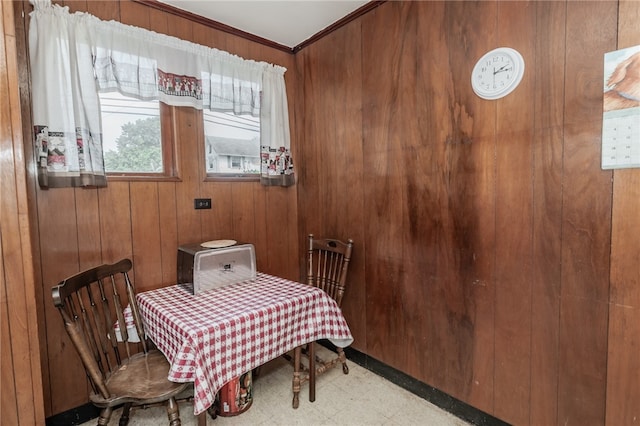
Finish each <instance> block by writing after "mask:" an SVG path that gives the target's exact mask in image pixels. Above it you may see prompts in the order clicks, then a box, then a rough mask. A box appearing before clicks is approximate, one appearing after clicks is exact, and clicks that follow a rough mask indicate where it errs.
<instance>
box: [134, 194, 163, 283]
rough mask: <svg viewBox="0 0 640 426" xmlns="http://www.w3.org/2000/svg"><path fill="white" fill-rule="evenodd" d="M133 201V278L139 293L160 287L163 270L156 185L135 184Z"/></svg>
mask: <svg viewBox="0 0 640 426" xmlns="http://www.w3.org/2000/svg"><path fill="white" fill-rule="evenodd" d="M130 191H131V193H130V198H131V242H132V247H133V258H132V261H133V264H134V265H135V269H134V274H133V277H132V278H133V279H135V281H134V283H135V285H136V290H137V291H145V290H149V289H152V288H158V287H160V284H162V268H161V267H158V260H159V259H162V245H161V241H162V239H161V234H160V228H161V224H160V223H161V222H160V206H159V196H158V184H157V183H156V182H132V183H131V184H130Z"/></svg>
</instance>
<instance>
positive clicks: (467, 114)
mask: <svg viewBox="0 0 640 426" xmlns="http://www.w3.org/2000/svg"><path fill="white" fill-rule="evenodd" d="M64 4H68V5H69V6H70V7H71V9H72V10H89V11H90V12H92V13H94V14H96V15H98V16H100V17H101V18H103V19H120V17H122V21H123V22H125V23H131V24H135V25H139V26H143V27H149V28H152V29H154V30H156V31H159V32H168V33H170V34H171V35H174V36H178V37H181V38H185V39H189V40H192V41H195V42H198V43H202V44H209V43H210V44H214V45H215V46H214V47H217V48H222V49H225V50H229V51H232V52H233V53H237V54H240V55H242V56H245V57H249V58H254V59H256V60H267V61H269V62H273V63H277V64H279V65H284V66H287V67H288V68H289V70H288V71H287V74H285V79H286V81H287V84H288V85H294V86H295V88H294V89H292V90H290V91H289V99H290V110H291V112H290V116H291V118H292V131H293V133H292V135H295V136H296V137H294V140H293V141H292V144H293V146H292V152H293V153H294V159H295V160H296V162H297V164H296V167H297V173H298V179H299V185H298V186H297V187H296V188H289V189H282V188H264V187H261V186H259V185H258V184H255V185H254V184H241V185H238V186H237V188H236V185H235V184H222V185H220V183H215V182H203V180H204V176H203V171H202V170H203V168H202V165H201V156H202V153H201V152H200V151H199V150H201V148H202V147H200V145H199V144H200V143H201V136H199V129H200V127H201V124H200V123H199V122H198V121H197V114H196V113H194V112H192V111H185V110H182V109H180V111H178V112H177V115H176V123H177V125H176V135H177V140H178V143H179V156H178V158H179V161H180V164H179V167H180V170H181V175H180V178H181V181H179V182H162V183H157V184H152V186H154V187H155V190H154V191H151V193H147V191H145V190H144V189H143V188H146V186H145V185H146V184H142V185H138V184H131V185H130V184H128V183H117V184H114V185H111V184H110V186H109V187H108V188H107V189H100V190H75V191H74V190H70V191H68V190H59V189H56V190H50V191H41V190H37V191H36V195H37V204H38V215H39V219H38V224H39V226H40V233H41V234H40V245H41V258H40V259H38V260H39V261H40V262H41V265H42V275H41V276H40V277H39V279H40V280H42V282H43V284H42V288H41V289H38V291H39V297H40V299H41V300H42V301H41V302H39V303H40V305H42V304H44V307H43V306H39V309H41V310H42V311H43V316H45V317H46V327H47V330H46V336H47V339H48V340H49V342H48V344H47V346H46V348H45V349H43V351H44V353H48V354H49V356H48V357H47V358H48V359H47V360H46V364H45V374H44V380H45V387H46V388H45V404H44V405H45V413H46V415H52V414H56V413H59V412H61V411H64V410H66V409H69V408H72V407H75V406H78V405H81V404H83V403H84V402H86V397H85V396H83V395H80V396H73V394H72V393H71V392H70V389H77V388H79V387H82V386H85V382H86V381H85V380H84V374H83V373H82V370H81V369H79V370H78V371H74V373H73V374H72V376H74V377H75V379H72V380H71V381H66V382H65V381H64V380H65V379H64V378H63V377H58V376H59V375H58V373H57V372H58V371H62V369H61V366H62V365H63V364H64V365H65V366H67V365H71V364H76V365H79V361H78V363H73V362H69V361H64V359H65V358H64V357H65V356H71V357H73V356H74V355H73V352H70V351H68V350H66V349H68V345H67V348H62V347H61V346H60V345H61V344H60V343H59V342H60V338H61V336H63V335H64V331H63V330H62V328H61V327H60V325H59V323H60V319H59V316H58V314H57V312H55V311H54V310H53V307H52V306H51V303H50V302H51V299H50V297H51V296H50V287H51V285H53V284H55V282H57V280H59V279H62V278H64V277H65V276H68V275H70V274H71V273H73V272H76V271H77V270H78V269H79V268H81V267H84V266H83V265H86V264H89V263H93V262H96V261H98V260H99V259H102V260H105V261H110V260H113V259H112V258H113V257H118V256H120V255H122V254H124V253H127V254H128V255H129V256H131V255H133V256H134V257H136V265H134V268H135V269H134V270H135V271H136V278H137V277H138V276H142V277H145V278H142V280H143V281H144V280H145V279H146V277H147V275H148V274H147V272H145V271H151V274H154V277H153V279H150V280H149V281H144V285H145V286H147V285H151V286H156V285H160V284H159V283H161V285H165V284H170V283H172V282H174V281H175V252H176V247H177V245H178V243H184V242H193V241H199V240H201V239H203V238H205V237H208V238H218V237H219V238H223V237H226V235H225V236H223V235H222V234H219V232H222V231H223V230H225V229H231V230H232V231H231V232H232V233H233V234H234V235H239V236H241V237H238V238H240V239H242V238H245V237H246V238H247V239H248V238H251V236H252V232H253V240H254V241H255V244H256V249H257V255H258V267H259V268H260V269H261V270H264V271H265V272H270V273H276V274H280V275H283V276H288V277H291V276H292V278H295V279H299V278H300V276H299V275H300V271H299V269H300V259H301V256H299V254H300V253H302V251H303V250H302V251H299V247H298V244H299V243H300V242H302V241H304V234H306V232H308V231H309V230H310V229H308V228H312V229H314V230H315V229H320V230H321V231H322V232H335V233H338V234H343V233H347V232H349V231H350V230H354V229H355V230H357V232H360V233H361V236H360V237H356V251H355V258H356V259H357V261H354V265H353V266H356V265H357V267H356V268H355V269H352V272H353V271H356V273H355V274H352V275H351V276H354V277H355V278H356V280H357V283H356V285H355V286H352V287H351V289H350V290H349V291H353V292H352V293H350V294H349V295H348V297H347V298H346V299H345V314H346V315H348V317H349V321H350V324H352V331H353V332H354V335H355V336H356V342H355V343H354V347H356V348H357V349H360V350H362V351H364V352H366V353H367V354H368V355H370V356H373V357H374V358H377V359H379V360H381V361H382V362H385V363H386V364H388V365H391V366H393V367H396V368H399V369H400V370H402V371H405V372H409V373H410V374H411V375H413V376H414V377H416V378H418V379H419V380H423V381H425V382H427V383H429V384H432V385H436V386H437V387H438V388H439V389H441V390H444V391H446V392H449V393H450V394H451V395H453V396H455V397H457V398H459V399H461V400H463V401H465V402H467V403H470V404H471V405H473V406H475V407H478V408H480V409H483V410H485V411H487V412H489V413H491V414H494V415H496V416H498V417H500V418H503V419H504V420H507V421H512V422H514V423H516V424H527V423H528V424H532V425H537V424H545V425H546V424H568V425H570V424H602V423H603V422H604V421H605V419H606V423H607V424H611V425H614V424H625V423H629V422H631V421H632V419H634V418H635V416H637V413H636V411H637V410H636V408H635V404H634V403H633V401H635V399H637V395H638V392H639V391H638V389H639V387H640V385H638V382H640V380H638V378H637V375H634V374H633V373H634V372H635V371H637V370H638V368H640V367H639V366H638V365H637V360H636V358H637V357H636V358H633V357H632V356H630V354H632V352H633V351H630V350H629V348H635V347H636V346H637V345H638V342H639V341H640V337H639V336H640V331H639V329H640V327H638V326H637V325H636V324H637V323H638V321H637V314H636V311H637V308H638V306H637V304H638V303H637V300H638V298H639V297H640V296H639V293H640V292H638V290H637V288H636V287H637V283H638V281H639V280H640V279H639V278H638V276H639V275H640V271H639V270H638V268H637V264H638V255H637V253H638V251H639V250H640V248H639V246H638V241H637V238H634V235H635V234H637V232H636V228H637V220H635V217H636V216H637V215H636V214H635V213H636V212H637V210H638V205H637V202H636V201H635V200H637V199H638V198H639V197H638V196H637V187H638V186H639V185H640V184H639V182H638V179H637V177H636V176H637V173H635V170H624V171H616V172H607V171H602V170H600V168H599V161H600V160H599V159H600V143H601V136H600V132H601V126H600V124H601V122H600V120H601V97H602V55H603V54H604V52H606V51H609V50H614V49H615V48H616V43H615V36H616V28H618V29H619V33H618V34H617V35H618V46H620V47H624V46H628V45H634V44H637V37H638V35H637V31H638V30H637V25H635V23H636V22H637V20H638V13H639V12H638V4H637V3H635V2H632V1H621V2H620V3H619V6H620V8H619V9H620V10H618V2H616V1H610V2H608V1H605V2H587V1H585V2H566V3H565V2H532V3H525V2H511V3H510V2H441V3H438V2H387V3H385V4H383V5H381V6H379V7H378V8H376V9H374V10H373V11H372V12H370V13H369V14H367V15H366V16H364V17H361V18H359V19H358V20H356V21H354V22H353V23H351V24H349V25H348V26H347V27H344V28H342V29H340V30H339V31H336V32H335V33H333V34H331V35H330V36H329V37H328V38H326V39H323V40H320V41H318V42H316V43H314V44H313V45H311V46H309V47H307V48H305V49H304V50H303V51H302V52H300V53H298V54H297V55H296V56H295V57H294V56H292V55H288V54H286V53H284V52H279V51H274V50H272V49H268V48H264V47H261V46H258V45H256V44H254V43H251V42H247V41H246V40H239V39H237V38H235V37H234V36H231V35H228V34H224V33H221V32H218V31H212V30H209V29H207V28H205V27H203V26H201V25H200V24H193V23H191V22H189V21H187V20H185V19H183V18H176V17H175V16H173V15H170V14H168V13H166V12H160V11H157V10H155V9H151V8H148V7H146V6H142V5H140V4H137V3H134V2H131V1H121V2H108V1H103V2H93V1H91V2H89V1H84V0H83V1H72V2H69V1H67V2H64ZM498 18H500V19H501V20H500V25H497V24H498ZM502 18H505V19H506V21H505V20H504V19H502ZM616 19H617V20H618V21H616ZM505 22H506V24H505ZM509 22H510V23H509ZM616 22H618V24H617V25H616ZM585 29H588V30H585ZM498 45H508V46H512V47H516V48H518V50H520V51H521V52H523V54H525V60H526V61H527V69H526V73H525V80H523V82H522V84H521V86H520V87H519V88H518V89H517V90H516V91H515V92H513V93H512V94H511V95H509V96H508V97H506V98H504V99H502V100H500V101H494V102H487V101H484V100H480V99H479V98H477V97H475V95H473V94H472V92H471V90H470V85H469V84H468V80H469V74H468V73H469V72H470V69H471V67H472V66H473V63H474V62H475V60H476V59H477V57H479V56H480V55H481V54H482V53H484V52H485V51H487V50H490V49H491V48H494V47H498ZM435 64H438V66H437V67H435ZM432 65H433V66H432ZM24 69H26V67H25V68H24ZM21 77H22V76H21ZM302 100H304V103H303V102H302ZM23 102H24V101H23ZM303 113H304V114H303ZM303 120H304V121H303ZM302 123H303V124H302ZM297 135H300V136H303V137H300V138H298V137H297ZM27 139H28V138H27ZM338 143H339V145H337V144H338ZM298 154H300V155H299V156H298ZM28 161H32V160H28ZM31 165H32V163H31ZM345 165H347V166H350V167H351V171H353V173H348V172H347V168H346V167H344V166H345ZM327 170H330V171H331V172H332V173H330V174H329V175H328V177H327V176H325V175H324V172H325V171H327ZM358 175H359V176H360V178H358ZM612 176H613V179H614V183H613V198H611V193H612V187H611V177H612ZM32 179H33V177H32ZM359 179H361V180H359ZM345 188H348V189H347V190H345ZM358 191H360V192H358ZM208 195H211V196H212V199H213V209H212V211H207V210H205V211H195V210H194V209H193V198H196V197H200V196H208ZM3 197H4V194H3ZM296 197H297V199H296ZM358 197H361V198H358ZM249 198H251V200H250V199H249ZM154 202H155V203H156V204H157V206H156V207H154V209H153V211H151V212H147V211H145V209H144V206H145V205H146V204H148V203H154ZM218 202H219V203H221V204H220V205H219V207H220V210H218V211H216V210H215V209H216V205H217V203H218ZM315 205H322V206H323V207H324V208H323V209H322V210H320V209H314V207H313V206H315ZM346 205H348V206H349V208H350V210H349V211H348V213H346V214H345V206H346ZM69 206H73V207H72V208H71V210H69V209H68V207H69ZM284 206H287V207H288V208H290V207H292V206H293V210H288V209H285V208H284ZM354 206H355V207H354ZM297 209H300V214H298V210H297ZM147 222H148V223H147ZM611 223H613V227H611V225H610V224H611ZM52 224H55V226H53V225H52ZM96 226H98V230H99V232H97V233H96V232H95V230H96ZM156 226H157V227H159V228H160V232H159V235H158V236H156V237H152V239H154V245H155V243H157V247H156V248H155V249H152V250H150V251H149V252H147V251H144V250H145V249H146V244H147V242H146V241H141V238H146V236H147V235H150V234H151V233H152V228H154V227H156ZM251 229H253V231H251ZM3 230H4V224H3ZM365 231H366V232H365ZM315 232H317V231H315ZM357 232H356V233H357ZM353 235H354V234H351V235H350V236H352V237H353ZM359 238H361V240H362V241H358V239H359ZM609 238H611V241H609ZM123 242H124V245H122V243H123ZM303 247H304V246H303ZM609 251H610V252H611V253H610V259H611V264H610V265H609V260H608V259H609ZM150 252H154V254H153V255H151V253H150ZM142 253H144V254H142ZM3 254H4V253H3ZM138 255H142V256H143V258H142V259H140V262H138V259H137V256H138ZM357 262H361V263H360V264H358V263H357ZM634 262H635V263H634ZM5 267H6V264H5ZM609 279H610V281H611V286H610V288H609ZM150 281H153V283H151V282H150ZM494 285H495V287H494ZM494 291H495V299H493V294H494ZM609 297H610V298H611V302H612V303H613V305H611V307H609V304H608V298H609ZM494 310H495V321H494ZM607 321H609V324H608V327H607ZM607 337H608V342H607ZM494 339H495V347H494ZM607 345H608V346H607ZM607 348H608V349H607ZM3 350H4V348H3ZM3 355H4V352H3ZM607 358H608V359H607ZM3 362H4V358H3ZM32 365H33V363H32ZM5 374H6V372H5V370H4V364H3V380H4V377H5ZM494 374H495V377H494ZM60 375H61V374H60ZM65 376H69V374H67V375H65ZM4 383H5V382H4V381H3V390H4V389H5V388H4ZM605 392H606V393H605ZM4 401H5V400H4V396H3V401H2V403H3V404H4V403H5V402H4ZM605 402H606V406H605ZM3 408H4V405H3ZM605 410H606V411H605Z"/></svg>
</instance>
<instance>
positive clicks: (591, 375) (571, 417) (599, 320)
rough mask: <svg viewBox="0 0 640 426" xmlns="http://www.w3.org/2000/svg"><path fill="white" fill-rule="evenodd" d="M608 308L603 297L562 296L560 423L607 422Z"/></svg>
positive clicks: (585, 423)
mask: <svg viewBox="0 0 640 426" xmlns="http://www.w3.org/2000/svg"><path fill="white" fill-rule="evenodd" d="M587 302H588V303H587ZM608 311H609V309H608V306H607V303H606V302H603V301H587V300H585V299H584V298H581V297H576V296H573V295H568V296H563V297H562V299H561V304H560V331H559V335H560V352H559V357H558V363H559V374H558V422H557V424H558V425H587V424H589V425H591V424H604V422H605V401H606V395H605V392H606V378H605V376H606V373H607V372H606V364H607V318H608ZM627 349H628V348H627ZM626 374H629V372H626ZM612 408H613V407H612ZM613 409H615V408H613Z"/></svg>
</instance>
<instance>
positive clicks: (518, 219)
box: [494, 2, 535, 425]
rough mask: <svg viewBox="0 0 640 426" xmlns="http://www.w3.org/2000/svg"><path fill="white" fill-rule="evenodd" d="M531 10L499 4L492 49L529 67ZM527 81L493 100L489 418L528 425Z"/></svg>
mask: <svg viewBox="0 0 640 426" xmlns="http://www.w3.org/2000/svg"><path fill="white" fill-rule="evenodd" d="M534 12H535V5H534V4H533V3H522V2H501V3H500V4H499V5H498V16H497V20H498V22H499V24H498V28H497V44H498V45H500V46H502V45H508V46H510V47H513V48H515V49H516V50H518V51H519V52H520V53H521V54H522V55H523V57H524V58H525V61H527V62H528V63H535V45H534V40H535V13H534ZM534 89H535V85H534V78H533V74H532V73H528V74H527V75H525V76H524V77H523V80H522V82H521V83H520V86H519V87H518V88H517V89H516V90H515V91H514V92H512V93H511V94H510V95H508V96H506V97H505V98H502V99H501V100H499V101H497V102H496V207H495V208H496V258H495V262H496V293H495V365H496V370H495V400H494V413H495V415H496V416H497V417H499V418H500V419H503V420H506V421H507V422H509V423H512V424H522V425H526V424H529V421H530V398H531V394H530V386H531V366H530V362H531V324H532V315H533V313H532V311H531V297H532V291H531V286H532V274H533V270H532V257H533V211H532V210H533V177H532V168H533V152H532V142H533V141H532V139H533V131H532V126H533V124H534V121H533V118H534V115H533V113H534V105H533V102H532V101H533V99H534V93H535V90H534Z"/></svg>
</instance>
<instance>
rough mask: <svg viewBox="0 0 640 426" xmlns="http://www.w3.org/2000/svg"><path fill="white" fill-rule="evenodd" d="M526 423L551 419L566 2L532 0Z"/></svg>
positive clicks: (555, 356)
mask: <svg viewBox="0 0 640 426" xmlns="http://www.w3.org/2000/svg"><path fill="white" fill-rule="evenodd" d="M536 9H537V11H536V16H537V20H536V29H535V31H536V34H538V37H536V47H535V48H536V51H535V55H536V58H537V60H536V61H535V64H534V66H533V67H529V68H528V69H529V70H530V71H531V72H532V73H533V79H535V80H534V91H535V92H534V93H535V95H534V108H535V113H534V120H535V121H534V126H535V127H534V142H533V162H534V167H533V264H532V268H533V270H532V272H533V276H532V283H531V288H532V293H531V312H532V314H533V316H534V317H533V320H532V322H531V409H530V424H531V425H537V424H549V425H551V424H555V423H556V422H557V412H558V408H557V407H558V387H557V385H556V377H557V376H558V351H559V345H558V328H559V317H560V299H559V296H560V282H561V271H562V264H561V258H562V256H561V250H562V239H561V235H562V232H561V230H562V221H561V219H562V154H563V150H562V147H563V133H562V122H563V121H562V117H563V112H562V111H563V108H564V99H563V97H562V96H557V95H556V94H557V93H561V92H563V91H564V78H563V76H564V67H565V63H564V56H565V55H564V52H565V46H564V40H565V29H564V23H565V21H566V5H565V4H564V3H562V2H553V3H538V4H536Z"/></svg>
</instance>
